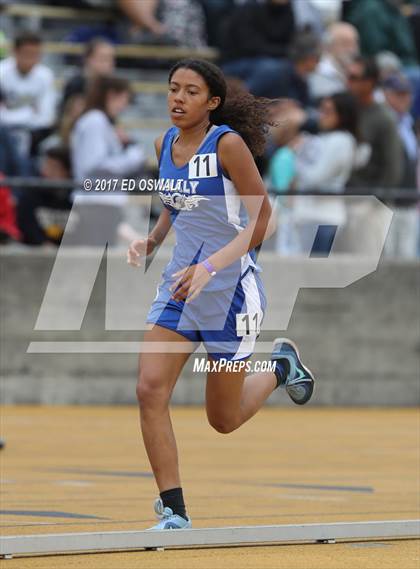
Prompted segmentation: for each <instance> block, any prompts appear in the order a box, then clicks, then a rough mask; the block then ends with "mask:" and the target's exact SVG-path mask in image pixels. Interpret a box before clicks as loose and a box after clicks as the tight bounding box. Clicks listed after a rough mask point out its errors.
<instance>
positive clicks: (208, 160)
mask: <svg viewBox="0 0 420 569" xmlns="http://www.w3.org/2000/svg"><path fill="white" fill-rule="evenodd" d="M201 159H202V161H203V162H205V163H206V174H205V175H206V176H207V177H209V176H210V156H209V155H208V154H207V155H206V156H204V158H202V157H201V156H200V154H198V155H197V158H196V159H195V160H194V162H193V164H195V165H196V167H197V169H196V172H197V173H196V176H197V178H200V177H201V176H200V169H201Z"/></svg>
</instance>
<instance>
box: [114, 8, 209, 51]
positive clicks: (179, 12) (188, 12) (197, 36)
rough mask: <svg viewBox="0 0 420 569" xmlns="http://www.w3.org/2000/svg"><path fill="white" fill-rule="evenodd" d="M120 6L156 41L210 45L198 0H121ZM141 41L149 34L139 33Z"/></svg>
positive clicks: (186, 44)
mask: <svg viewBox="0 0 420 569" xmlns="http://www.w3.org/2000/svg"><path fill="white" fill-rule="evenodd" d="M118 6H119V8H120V9H121V10H122V11H123V12H124V13H125V15H126V16H128V18H129V19H130V21H131V22H132V24H133V25H134V26H135V28H137V29H138V30H143V31H146V32H148V33H149V34H150V35H151V37H150V38H149V42H150V43H151V42H153V43H177V44H179V45H182V46H185V47H192V48H198V47H203V46H205V45H206V44H207V41H206V33H205V17H204V11H203V8H202V6H201V4H200V2H199V0H160V1H159V0H141V2H133V0H118ZM139 39H142V43H144V41H146V40H147V36H143V37H141V36H139Z"/></svg>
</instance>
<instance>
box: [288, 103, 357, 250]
mask: <svg viewBox="0 0 420 569" xmlns="http://www.w3.org/2000/svg"><path fill="white" fill-rule="evenodd" d="M358 123H359V107H358V104H357V102H356V100H355V99H354V98H353V97H352V95H350V94H349V93H337V94H335V95H332V96H330V97H327V98H325V99H323V101H322V102H321V105H320V115H319V127H320V131H321V132H320V134H318V135H311V134H306V133H305V134H303V135H302V136H301V137H300V138H299V139H298V140H297V141H296V143H295V144H294V147H295V151H296V179H295V187H296V189H297V190H307V191H308V192H309V191H311V190H313V191H326V192H336V193H342V192H343V191H344V188H345V186H346V183H347V181H348V179H349V177H350V174H351V171H352V168H353V165H354V163H355V158H356V149H357V141H358ZM294 200H295V204H294V221H295V224H296V228H297V231H298V237H299V241H300V250H301V251H308V250H309V251H311V254H312V255H326V254H328V253H329V252H330V249H331V246H332V243H333V240H334V236H335V233H336V230H337V226H339V225H341V226H342V225H343V224H345V222H346V209H345V206H344V201H343V200H342V199H340V198H334V197H327V196H325V197H324V196H320V197H315V196H298V197H296V198H294Z"/></svg>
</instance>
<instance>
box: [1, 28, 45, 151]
mask: <svg viewBox="0 0 420 569" xmlns="http://www.w3.org/2000/svg"><path fill="white" fill-rule="evenodd" d="M41 56H42V42H41V39H40V37H39V36H38V35H37V34H34V33H32V32H22V33H21V34H19V35H18V36H17V37H16V39H15V42H14V51H13V55H12V56H10V57H8V58H7V59H5V60H3V61H1V62H0V78H1V91H2V100H1V105H0V113H1V120H2V123H3V124H5V125H8V126H10V127H12V128H13V129H14V130H15V131H17V130H19V134H20V136H19V142H20V150H21V152H22V154H23V155H25V156H27V155H29V153H31V154H34V153H35V151H36V146H37V144H38V143H39V141H40V140H42V138H44V137H45V136H46V134H48V131H49V129H50V127H51V126H52V124H53V122H54V117H55V105H56V93H55V88H54V77H53V73H52V71H51V70H50V69H49V68H48V67H46V66H45V65H43V64H42V63H40V61H41Z"/></svg>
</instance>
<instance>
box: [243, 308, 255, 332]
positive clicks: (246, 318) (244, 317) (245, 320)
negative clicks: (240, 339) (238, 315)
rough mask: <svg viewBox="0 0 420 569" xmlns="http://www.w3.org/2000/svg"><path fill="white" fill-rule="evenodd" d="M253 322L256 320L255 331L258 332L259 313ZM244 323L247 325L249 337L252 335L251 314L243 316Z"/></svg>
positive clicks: (253, 318)
mask: <svg viewBox="0 0 420 569" xmlns="http://www.w3.org/2000/svg"><path fill="white" fill-rule="evenodd" d="M252 320H255V331H257V329H258V313H257V312H256V313H255V314H254V316H253V317H252ZM242 322H245V323H246V336H249V335H250V334H251V330H250V325H249V324H250V318H249V314H244V315H243V317H242Z"/></svg>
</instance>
